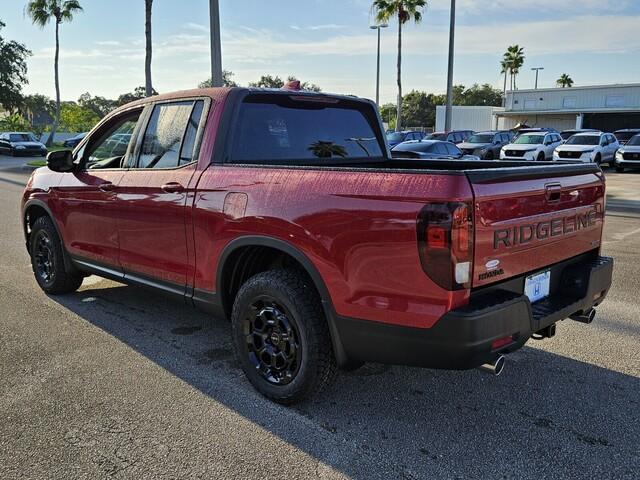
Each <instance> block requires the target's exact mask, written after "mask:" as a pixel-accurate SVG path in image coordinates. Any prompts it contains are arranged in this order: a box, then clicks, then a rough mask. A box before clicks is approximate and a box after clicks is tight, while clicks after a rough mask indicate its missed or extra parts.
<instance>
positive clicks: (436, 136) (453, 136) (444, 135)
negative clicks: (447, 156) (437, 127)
mask: <svg viewBox="0 0 640 480" xmlns="http://www.w3.org/2000/svg"><path fill="white" fill-rule="evenodd" d="M471 135H473V130H452V131H450V132H433V133H431V134H429V135H427V136H426V137H424V139H425V140H442V141H443V142H451V143H455V144H456V145H458V144H459V143H462V142H464V141H466V140H467V139H468V138H469V137H470V136H471Z"/></svg>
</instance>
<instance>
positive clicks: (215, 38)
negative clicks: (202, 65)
mask: <svg viewBox="0 0 640 480" xmlns="http://www.w3.org/2000/svg"><path fill="white" fill-rule="evenodd" d="M209 21H210V30H211V84H212V86H214V87H222V51H221V48H220V7H219V5H218V0H209Z"/></svg>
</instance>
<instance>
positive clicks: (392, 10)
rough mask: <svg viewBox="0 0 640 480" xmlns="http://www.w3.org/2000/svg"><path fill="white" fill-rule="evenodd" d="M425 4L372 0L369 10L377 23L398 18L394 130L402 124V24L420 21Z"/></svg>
mask: <svg viewBox="0 0 640 480" xmlns="http://www.w3.org/2000/svg"><path fill="white" fill-rule="evenodd" d="M426 6H427V1H426V0H374V2H373V5H372V6H371V11H372V12H373V13H374V14H375V17H376V21H377V22H378V23H387V22H389V20H391V19H392V18H394V17H397V18H398V65H397V69H398V71H397V75H398V104H397V112H398V114H397V117H396V118H397V120H396V131H400V129H401V126H402V26H403V25H404V24H405V23H407V22H409V21H411V20H413V21H414V22H415V23H420V21H421V20H422V10H423V9H424V8H425V7H426Z"/></svg>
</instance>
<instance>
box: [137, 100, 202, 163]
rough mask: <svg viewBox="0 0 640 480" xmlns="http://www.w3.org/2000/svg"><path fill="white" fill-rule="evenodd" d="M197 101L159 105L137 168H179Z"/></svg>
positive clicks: (152, 115) (146, 133) (150, 122)
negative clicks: (183, 142) (181, 151)
mask: <svg viewBox="0 0 640 480" xmlns="http://www.w3.org/2000/svg"><path fill="white" fill-rule="evenodd" d="M192 109H193V102H177V103H165V104H159V105H156V106H155V107H154V108H153V112H152V114H151V118H150V119H149V123H148V125H147V128H146V131H145V132H144V137H143V139H142V148H141V149H140V155H139V157H138V162H137V165H136V166H137V168H175V167H177V166H178V163H179V157H180V147H181V145H182V139H183V137H184V135H185V132H186V130H187V126H188V125H189V121H190V118H191V112H192Z"/></svg>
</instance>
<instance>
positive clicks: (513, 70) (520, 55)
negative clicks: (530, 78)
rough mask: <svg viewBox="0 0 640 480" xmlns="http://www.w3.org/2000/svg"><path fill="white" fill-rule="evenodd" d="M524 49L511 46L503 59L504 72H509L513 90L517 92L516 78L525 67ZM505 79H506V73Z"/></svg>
mask: <svg viewBox="0 0 640 480" xmlns="http://www.w3.org/2000/svg"><path fill="white" fill-rule="evenodd" d="M524 59H525V56H524V48H522V47H520V46H519V45H511V46H510V47H508V48H507V51H506V52H505V54H504V55H503V57H502V63H501V65H502V67H503V70H504V69H505V67H506V69H507V70H508V71H509V74H510V77H511V90H516V88H517V84H516V77H517V76H518V74H519V73H520V68H521V67H522V65H524ZM504 73H505V79H506V72H504Z"/></svg>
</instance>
